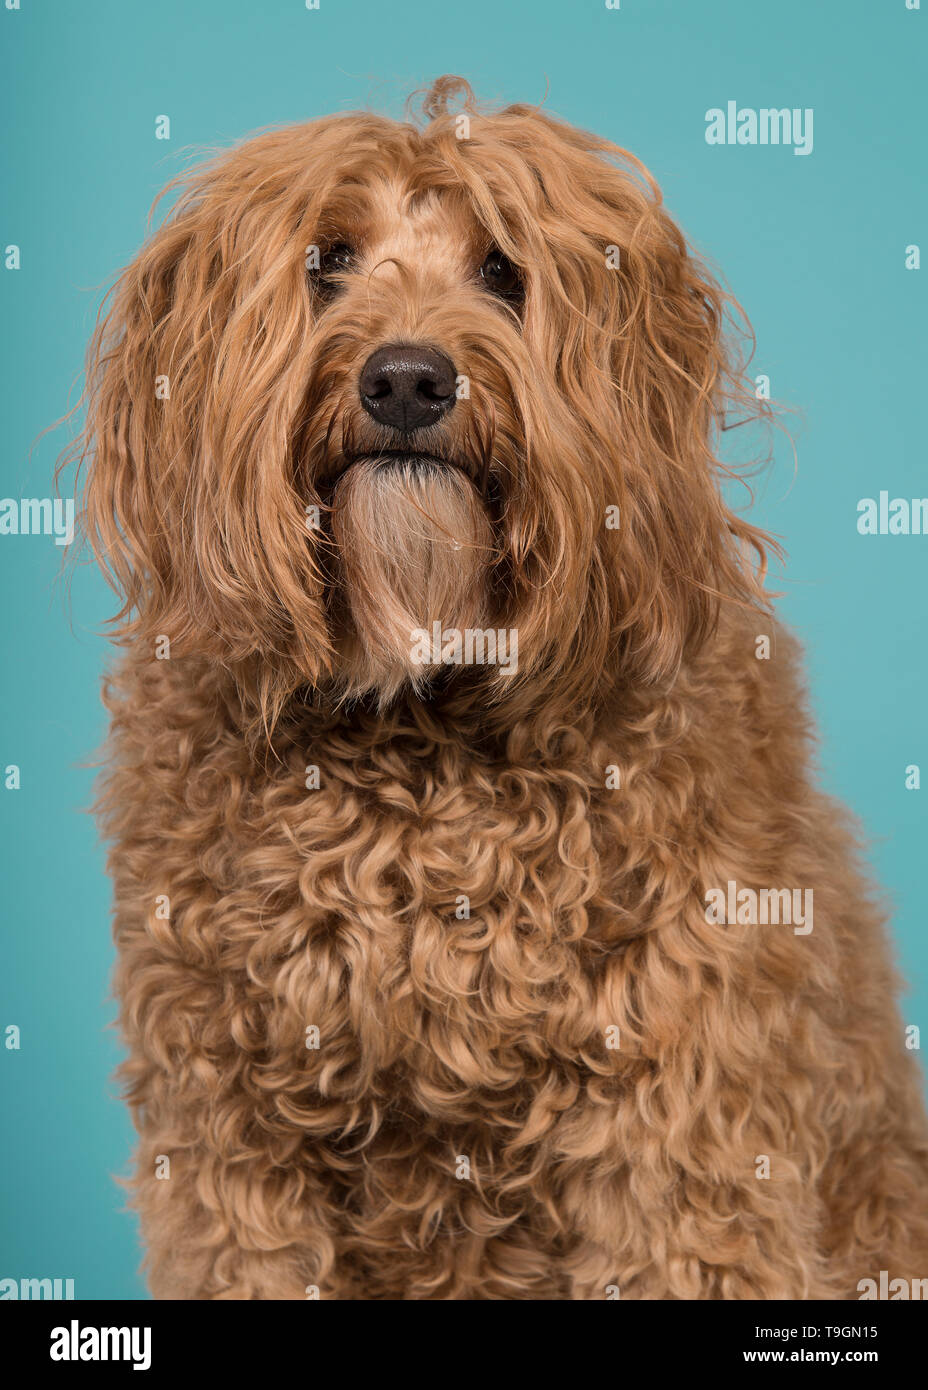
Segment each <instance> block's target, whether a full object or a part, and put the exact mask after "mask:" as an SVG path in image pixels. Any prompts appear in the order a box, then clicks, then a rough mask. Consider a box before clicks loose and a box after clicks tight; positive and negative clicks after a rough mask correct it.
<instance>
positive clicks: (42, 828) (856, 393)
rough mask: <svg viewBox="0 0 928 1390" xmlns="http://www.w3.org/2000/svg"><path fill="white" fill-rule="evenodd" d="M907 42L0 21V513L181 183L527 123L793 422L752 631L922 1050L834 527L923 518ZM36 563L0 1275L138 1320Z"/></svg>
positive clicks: (768, 20) (276, 22)
mask: <svg viewBox="0 0 928 1390" xmlns="http://www.w3.org/2000/svg"><path fill="white" fill-rule="evenodd" d="M925 9H926V10H928V5H926V6H925ZM926 25H928V13H925V12H923V10H922V8H921V6H920V5H919V4H918V3H917V0H817V3H815V4H814V5H813V4H810V3H809V0H778V3H772V4H761V3H753V4H752V3H745V0H700V3H695V0H621V3H620V4H619V3H610V4H607V3H604V0H504V2H502V3H501V0H467V3H466V4H460V5H456V4H439V3H429V0H320V3H319V4H318V6H314V7H309V6H308V5H307V4H306V2H305V0H261V3H254V0H82V3H79V4H78V3H74V0H0V49H2V70H0V90H2V93H3V96H2V110H3V132H4V137H3V142H2V151H0V162H2V170H3V176H2V190H0V252H2V264H0V311H2V316H3V335H2V348H0V350H2V371H0V400H2V420H3V449H2V453H0V497H2V498H15V499H20V498H50V497H53V496H54V485H53V482H52V474H53V470H54V464H55V460H56V457H57V455H58V454H59V453H60V452H61V450H62V449H63V448H64V447H65V446H66V445H67V443H68V442H69V440H70V438H71V437H72V435H73V426H71V427H68V426H64V427H62V428H61V429H59V430H57V431H56V432H52V433H49V434H45V435H42V434H41V432H42V431H43V430H44V429H45V428H46V427H47V426H49V425H50V424H52V423H53V422H54V421H55V420H56V419H58V418H59V417H60V416H62V415H63V414H64V412H65V411H66V410H67V409H68V408H69V407H70V406H71V405H73V404H74V402H75V400H76V399H77V398H78V396H79V392H80V369H81V364H82V360H83V353H84V349H85V345H86V342H87V339H88V337H89V335H90V332H91V329H92V327H93V323H94V319H95V315H96V311H97V308H98V306H99V302H100V299H101V297H102V294H103V292H104V290H105V289H106V288H107V287H108V286H109V284H110V283H111V282H112V279H113V277H114V276H115V274H116V273H117V271H118V270H119V269H120V267H122V266H123V265H124V264H125V263H126V262H127V261H128V260H129V259H130V258H131V257H132V256H133V254H134V253H135V251H136V250H137V248H138V246H139V245H140V243H141V241H142V240H143V237H144V235H145V228H146V218H147V214H148V210H149V207H150V205H151V203H152V200H153V198H154V196H155V194H156V193H157V192H158V190H159V189H160V188H161V187H162V186H163V185H164V184H165V183H166V182H167V181H168V179H169V178H170V177H172V176H173V175H174V174H175V173H177V172H179V171H180V169H181V168H182V167H184V165H185V164H186V163H187V162H188V161H189V159H190V157H191V153H192V152H195V151H196V150H200V149H204V148H211V147H214V146H221V145H225V144H228V143H231V142H234V141H238V140H240V139H242V138H243V137H244V136H246V135H247V134H248V133H249V132H252V131H254V130H256V129H258V128H260V127H265V126H268V125H276V124H281V123H286V122H293V121H304V120H308V119H311V118H313V117H317V116H321V115H324V114H326V113H329V112H333V111H347V110H350V109H353V108H356V107H364V106H371V107H375V108H377V109H379V110H383V111H386V112H388V113H390V114H394V115H401V114H402V110H403V102H404V100H405V98H406V96H407V95H408V94H409V93H410V92H411V91H412V90H414V89H415V88H418V87H421V86H422V85H423V84H426V83H427V82H428V81H430V80H431V79H432V78H434V77H435V76H437V75H438V74H440V73H443V72H453V73H459V74H461V75H463V76H465V77H466V78H468V80H469V81H470V82H471V85H472V86H473V88H474V89H475V91H476V93H477V95H478V97H479V98H481V99H482V100H485V101H487V102H492V103H499V102H501V103H506V102H510V101H527V102H541V101H543V100H544V101H545V103H546V106H547V108H548V109H549V110H550V111H551V112H552V113H554V114H556V115H559V116H563V117H564V118H566V119H567V120H569V121H571V122H572V123H574V124H577V125H581V126H585V127H587V128H589V129H592V130H595V131H597V132H598V133H600V134H603V135H605V136H607V137H609V138H610V139H612V140H614V141H615V142H616V143H618V144H620V145H622V146H624V147H626V148H628V149H630V150H632V151H634V152H635V153H636V154H637V155H638V156H639V157H640V158H641V159H642V160H643V161H644V162H645V164H646V165H647V166H648V167H649V168H650V169H651V170H652V171H653V173H654V174H655V176H656V177H657V179H658V181H659V182H660V184H661V186H662V188H663V190H664V193H665V197H666V200H667V203H668V206H669V208H670V210H671V212H672V214H673V215H674V216H675V217H676V218H677V219H678V221H679V222H680V223H681V225H682V226H683V228H684V230H685V231H686V232H687V234H688V236H689V238H690V240H691V242H692V243H693V244H694V246H695V247H696V248H697V249H698V250H699V251H700V252H701V253H702V254H703V255H704V256H706V257H707V258H708V259H709V260H710V262H711V263H713V264H714V265H715V266H717V267H718V268H720V271H721V272H722V274H723V275H724V278H725V280H726V281H727V283H728V284H729V286H730V287H731V289H732V291H733V292H734V293H735V295H736V296H737V297H738V299H739V300H740V301H741V303H742V304H743V305H744V306H745V308H746V310H747V313H748V315H749V317H750V319H751V321H752V323H753V325H754V329H755V331H756V336H757V345H758V346H757V355H756V358H755V361H754V364H753V366H752V369H751V370H752V376H756V377H761V376H764V377H767V378H769V382H770V390H771V393H772V395H773V396H774V397H775V398H776V399H777V400H779V401H782V402H785V403H787V404H789V405H791V406H793V407H795V408H796V411H797V414H796V415H795V416H794V417H792V418H791V421H790V428H791V429H792V431H793V433H794V435H795V438H796V443H797V447H798V468H794V460H793V455H792V452H791V449H790V447H789V444H788V443H787V442H786V441H783V442H782V443H781V444H780V445H778V447H777V457H776V459H775V462H774V464H773V466H772V467H771V468H770V469H769V470H768V471H767V472H766V473H765V474H764V475H763V477H762V478H761V479H760V480H759V483H758V489H757V501H756V505H755V508H754V511H753V519H754V520H755V521H757V522H758V523H759V524H760V525H761V526H763V527H765V528H767V529H769V530H771V531H772V532H774V533H775V534H776V535H778V536H779V537H781V538H782V539H783V542H784V544H785V546H786V549H787V551H788V563H787V566H786V569H785V572H784V575H783V577H782V578H781V577H780V576H779V575H778V576H777V582H776V587H777V588H778V589H780V590H781V591H782V593H783V597H782V599H781V600H780V603H779V607H780V612H781V614H782V616H783V617H784V618H785V619H786V621H787V622H789V623H790V624H791V625H792V626H793V627H794V629H795V630H796V631H797V632H798V633H799V635H800V637H801V639H802V640H803V642H804V644H805V647H806V652H807V657H808V679H809V683H810V687H811V693H812V700H813V705H814V709H815V712H816V716H817V719H818V721H819V727H820V730H821V776H822V779H823V781H824V783H825V785H826V786H827V787H828V788H829V789H830V790H831V791H833V792H835V793H836V794H837V795H839V796H840V797H842V798H843V799H844V800H845V801H847V802H848V803H849V804H850V805H851V806H852V808H853V809H854V810H855V811H856V813H857V814H858V816H859V817H860V818H861V820H862V822H863V824H864V827H865V830H866V833H867V837H868V840H869V843H870V857H871V862H872V864H873V867H874V870H875V872H876V874H877V876H878V878H879V880H880V882H881V884H882V885H883V888H884V891H885V893H886V896H887V898H888V900H889V901H891V902H892V904H893V907H894V916H893V930H894V934H895V939H896V945H897V956H898V960H899V964H900V966H901V968H902V970H903V972H904V974H905V975H906V977H907V979H908V980H909V982H910V989H909V992H908V994H907V995H906V996H905V998H904V1001H903V1018H904V1021H905V1022H906V1023H907V1024H918V1023H919V1022H920V1021H923V1020H925V1019H928V935H926V932H925V930H924V898H925V848H924V846H925V833H924V832H925V823H926V803H925V798H926V797H928V787H926V789H925V790H921V789H920V788H919V786H918V785H917V783H918V781H919V780H920V779H919V776H918V774H917V772H916V771H914V769H918V768H923V769H925V770H926V771H928V730H926V720H925V702H924V690H925V687H926V684H928V648H926V645H925V641H924V628H925V610H926V592H925V583H924V579H925V574H926V556H928V536H925V535H920V534H911V533H910V534H903V533H896V534H869V535H868V534H861V532H860V530H859V528H858V518H859V512H858V504H859V503H860V502H861V501H862V499H866V498H872V499H874V500H875V501H876V502H877V503H878V502H879V498H880V494H881V493H886V494H887V495H888V500H889V501H892V499H895V498H897V497H898V498H903V499H908V500H909V501H910V502H911V499H917V498H920V497H921V496H922V495H923V494H925V493H928V487H926V473H925V468H924V457H925V446H924V434H925V423H924V398H925V387H924V382H925V372H926V360H925V353H924V347H923V341H922V338H921V335H920V333H919V329H920V327H921V325H922V324H923V323H924V316H925V306H924V295H925V290H924V279H923V273H922V272H921V270H920V268H919V263H920V255H919V250H918V248H919V244H920V243H921V241H922V240H926V241H928V220H926V213H928V192H926V181H925V177H924V175H925V168H924V132H925V84H924V52H925V41H926V39H925V35H926ZM729 103H733V104H734V105H733V108H732V109H733V110H734V111H736V112H737V111H740V110H742V109H751V110H755V111H756V110H760V109H761V108H778V109H782V108H788V109H790V111H796V112H798V113H800V119H799V120H794V129H793V130H792V141H791V143H789V144H785V143H780V144H778V145H773V144H769V143H768V144H767V145H763V144H761V143H759V142H758V143H751V144H742V143H739V142H738V141H737V139H736V140H735V142H734V143H731V142H730V141H729V139H728V121H729ZM711 111H717V112H718V113H719V115H718V116H715V117H710V118H709V120H707V113H708V112H711ZM164 116H167V117H169V119H170V138H169V139H166V140H165V139H159V138H157V137H158V133H159V131H160V133H162V134H163V133H164V129H165V127H164V123H163V121H162V122H161V124H160V125H159V118H162V117H164ZM720 123H721V124H720ZM707 136H708V138H707ZM40 436H41V437H40ZM734 500H736V501H737V498H735V499H734ZM916 514H917V513H916ZM887 529H888V528H887ZM910 530H911V528H910ZM62 539H63V540H66V539H67V537H66V536H64V537H56V536H55V535H54V534H51V535H48V534H31V535H21V534H20V535H9V534H0V579H2V593H3V601H2V608H0V624H2V627H0V654H2V663H3V665H2V680H0V702H2V703H0V773H2V774H3V775H2V777H0V844H2V880H0V882H2V894H0V906H2V913H3V937H2V969H0V1032H2V1035H3V1037H4V1039H5V1044H6V1045H5V1046H4V1047H3V1048H2V1049H0V1088H2V1109H0V1114H2V1123H3V1143H2V1148H0V1164H2V1172H0V1277H4V1278H7V1277H9V1278H15V1279H17V1280H19V1279H21V1278H26V1277H35V1278H62V1279H67V1278H70V1279H73V1280H74V1291H75V1295H76V1297H77V1298H101V1297H106V1298H140V1297H144V1296H145V1288H144V1284H143V1282H142V1280H141V1279H140V1278H139V1275H138V1273H137V1267H138V1263H139V1258H140V1251H139V1247H138V1237H137V1232H136V1228H135V1224H134V1221H133V1219H132V1218H131V1216H128V1215H126V1214H125V1212H124V1210H123V1197H122V1194H121V1191H120V1189H119V1187H118V1184H117V1182H116V1180H115V1179H116V1176H117V1175H118V1174H119V1173H120V1172H122V1171H124V1170H125V1169H126V1166H127V1163H128V1158H129V1154H130V1151H131V1145H132V1133H131V1126H130V1122H129V1119H128V1116H127V1113H126V1111H125V1109H124V1107H123V1105H122V1103H121V1102H120V1101H119V1099H118V1097H117V1095H116V1093H115V1088H114V1086H113V1084H112V1082H111V1080H110V1077H111V1073H112V1071H113V1068H114V1067H115V1065H116V1063H117V1061H118V1058H119V1045H118V1039H117V1037H116V1035H115V1034H114V1032H113V1030H112V1029H111V1028H110V1027H108V1024H109V1023H110V1022H111V1020H112V1018H113V1015H114V1007H113V1005H112V1002H111V1001H110V1000H109V999H108V991H109V976H110V971H111V966H112V946H111V941H110V928H109V899H110V890H109V885H108V882H107V880H106V877H105V875H104V871H103V854H102V851H101V848H100V846H99V845H98V842H97V837H96V832H95V828H94V825H93V822H92V819H91V818H90V816H89V815H88V814H87V813H86V808H87V807H88V806H89V804H90V801H91V796H92V781H93V771H92V768H91V767H90V762H91V760H92V758H93V756H94V752H95V750H96V749H97V747H98V746H99V744H100V742H101V739H102V737H103V733H104V720H103V712H102V708H101V705H100V700H99V678H100V674H101V671H102V669H103V667H104V664H105V662H106V660H107V655H108V652H107V643H106V641H105V639H104V638H103V637H101V636H100V635H99V634H100V629H101V624H102V622H103V620H104V618H105V617H106V616H107V615H108V614H109V613H110V612H111V611H112V599H111V595H110V594H109V592H108V590H107V589H106V587H105V585H104V584H103V581H102V580H101V579H100V577H99V576H98V575H97V574H96V573H95V571H93V570H92V569H91V568H90V567H89V566H87V565H85V566H83V567H81V568H79V569H78V570H77V572H76V575H75V577H74V579H73V582H72V584H71V593H70V609H69V605H68V601H67V589H66V587H65V586H63V585H62V583H61V582H60V580H59V571H60V568H61V562H62V558H63V556H64V555H65V553H66V546H65V545H63V544H58V543H57V542H58V541H59V540H62ZM11 767H13V768H18V769H19V775H18V778H17V776H16V775H15V774H13V775H9V774H8V773H7V769H9V768H11ZM17 780H18V783H19V785H18V786H17V785H16V783H17ZM11 1029H18V1030H19V1031H18V1040H19V1046H18V1047H16V1046H13V1045H10V1044H11V1039H15V1038H16V1036H17V1035H16V1034H15V1033H14V1032H12V1031H10V1030H11Z"/></svg>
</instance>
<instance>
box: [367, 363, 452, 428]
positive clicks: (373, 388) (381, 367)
mask: <svg viewBox="0 0 928 1390" xmlns="http://www.w3.org/2000/svg"><path fill="white" fill-rule="evenodd" d="M456 386H457V373H456V372H455V370H454V363H453V362H452V361H451V359H450V358H448V357H446V356H445V354H444V353H443V352H438V351H437V349H436V348H431V347H417V346H416V345H415V344H413V343H392V344H390V345H389V346H388V347H381V348H378V349H377V351H376V352H372V353H371V355H370V357H369V358H368V359H367V361H366V362H365V364H364V367H363V369H362V371H361V377H360V380H359V382H358V389H359V391H360V393H361V404H362V405H363V406H364V409H365V410H366V411H367V413H368V415H371V416H373V418H374V419H375V420H376V421H377V423H378V424H380V425H392V426H393V428H394V429H397V430H402V432H403V433H404V434H411V433H412V431H413V430H418V429H422V428H423V427H424V426H425V425H435V424H437V423H438V421H439V420H440V419H441V417H442V416H443V415H447V413H448V411H449V410H451V409H452V407H453V405H454V402H455V399H456V397H455V388H456Z"/></svg>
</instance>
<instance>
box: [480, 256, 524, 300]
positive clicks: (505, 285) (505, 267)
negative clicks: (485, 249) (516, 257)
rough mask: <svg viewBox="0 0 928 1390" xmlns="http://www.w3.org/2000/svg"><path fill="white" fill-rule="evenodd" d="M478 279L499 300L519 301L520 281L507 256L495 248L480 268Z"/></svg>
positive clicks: (520, 293)
mask: <svg viewBox="0 0 928 1390" xmlns="http://www.w3.org/2000/svg"><path fill="white" fill-rule="evenodd" d="M480 278H481V279H482V281H483V283H484V284H485V285H486V287H487V289H488V290H491V291H492V293H493V294H495V295H498V296H499V298H500V299H510V300H511V299H520V298H521V297H522V280H521V277H520V275H519V272H518V271H517V270H516V268H515V266H514V265H513V263H512V261H511V260H510V259H509V257H508V256H504V255H503V253H502V251H498V250H497V249H496V247H494V248H493V250H492V251H491V252H490V254H489V255H488V256H487V258H486V260H485V261H484V263H483V265H482V266H481V267H480Z"/></svg>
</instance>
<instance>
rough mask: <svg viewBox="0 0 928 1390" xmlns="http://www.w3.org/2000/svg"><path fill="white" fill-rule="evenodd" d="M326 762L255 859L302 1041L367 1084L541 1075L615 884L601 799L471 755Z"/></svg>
mask: <svg viewBox="0 0 928 1390" xmlns="http://www.w3.org/2000/svg"><path fill="white" fill-rule="evenodd" d="M314 753H315V760H314V761H312V762H309V761H307V762H306V764H305V768H306V773H305V777H304V778H303V782H304V784H308V785H302V786H298V787H297V786H295V785H294V784H295V781H296V778H295V776H293V775H291V779H290V781H289V783H288V784H287V787H288V788H289V790H288V791H286V792H285V790H284V786H283V784H281V785H279V786H278V787H277V789H276V791H275V794H274V796H273V797H271V798H265V800H266V804H267V805H269V806H272V807H273V814H272V815H271V814H267V815H266V816H265V820H264V825H263V827H262V833H261V835H260V836H259V837H258V839H256V840H255V842H254V843H253V845H252V847H251V848H250V849H248V850H246V852H245V855H244V858H243V860H241V861H240V864H241V867H242V868H244V869H245V871H246V872H249V873H254V875H255V876H256V879H260V884H261V892H262V895H263V898H264V902H265V904H267V903H268V890H269V888H270V887H271V886H272V877H273V881H274V882H273V886H274V889H275V891H274V901H275V902H276V904H277V905H278V908H279V910H278V912H277V913H276V914H275V916H274V918H273V919H272V918H271V917H270V914H269V912H268V911H267V909H265V912H264V914H263V918H262V922H263V936H262V938H261V941H260V942H259V943H257V945H256V948H255V949H256V950H257V953H258V955H259V957H260V958H261V959H262V960H264V961H267V962H268V965H269V966H270V962H271V961H273V962H274V963H275V964H274V968H275V969H276V971H277V976H278V980H279V979H281V978H282V979H283V980H284V981H285V987H279V985H278V986H275V987H274V993H275V995H276V1001H275V1009H276V1010H284V1011H286V1013H287V1014H288V1015H289V1016H290V1017H289V1027H284V1032H288V1033H289V1032H291V1031H293V1030H294V1029H296V1028H299V1030H300V1031H302V1030H304V1029H310V1028H313V1029H316V1030H318V1032H317V1034H315V1035H314V1036H318V1038H319V1040H320V1049H322V1048H324V1047H325V1046H326V1045H328V1046H332V1045H333V1043H334V1042H335V1040H336V1039H337V1043H338V1046H339V1047H340V1048H341V1050H342V1053H343V1055H344V1059H345V1062H346V1074H348V1073H350V1074H351V1075H353V1076H355V1077H356V1076H357V1073H358V1071H360V1072H361V1073H363V1074H364V1075H366V1076H369V1077H373V1076H374V1075H376V1074H377V1073H378V1072H382V1071H384V1070H387V1069H395V1068H399V1069H400V1070H402V1071H403V1072H406V1073H408V1074H410V1075H415V1076H416V1077H417V1083H416V1084H417V1086H418V1085H421V1084H426V1085H427V1083H428V1078H429V1077H431V1078H432V1079H433V1081H437V1080H438V1078H439V1077H441V1079H442V1081H443V1082H444V1083H447V1081H448V1078H449V1076H450V1077H453V1078H455V1080H456V1084H458V1085H459V1086H460V1085H462V1084H463V1085H464V1087H465V1088H466V1089H467V1091H468V1092H474V1091H477V1090H479V1089H480V1088H482V1087H484V1086H486V1085H488V1084H489V1085H490V1086H500V1085H505V1082H506V1078H507V1076H508V1075H509V1074H510V1073H511V1075H512V1077H513V1078H514V1079H515V1078H518V1077H521V1076H523V1075H524V1071H525V1057H526V1054H527V1053H528V1054H532V1055H541V1053H542V1052H543V1051H544V1045H543V1042H542V1037H543V1034H544V1033H545V1031H546V1029H547V1028H548V1027H549V1025H550V1020H551V1017H552V1008H553V1007H554V1006H555V1003H556V1001H560V1002H561V1005H563V1002H564V1000H565V998H566V997H567V996H569V995H570V993H571V991H572V990H579V991H580V993H581V994H582V993H583V985H584V978H585V974H586V967H585V960H586V956H585V946H586V943H585V938H586V934H587V930H588V926H589V922H588V904H589V900H590V899H591V897H592V896H593V895H594V893H595V889H596V886H597V882H598V863H597V856H596V853H595V850H594V848H593V843H592V837H591V829H590V813H589V808H588V805H587V800H586V797H585V796H583V795H581V794H580V792H579V791H577V790H576V786H575V788H574V791H573V792H572V793H571V792H570V791H569V790H565V784H564V783H563V782H561V781H560V780H559V779H558V778H557V777H551V776H547V775H542V774H541V773H539V772H538V771H537V770H534V771H531V772H530V771H528V770H524V769H513V768H504V769H502V770H496V771H495V772H494V771H491V770H490V769H488V768H487V767H486V766H485V765H479V764H476V763H474V762H472V761H470V760H468V759H467V758H466V757H465V756H464V755H463V752H462V750H459V749H456V750H454V751H453V755H452V754H449V753H448V751H447V750H444V751H439V752H438V753H437V754H435V755H433V756H432V757H431V758H430V759H428V760H423V759H416V757H415V756H411V755H410V753H409V752H408V751H404V750H401V749H397V748H393V747H391V746H389V745H387V746H386V747H384V748H381V749H376V750H374V751H373V752H368V754H367V756H366V757H364V758H349V757H346V756H345V755H344V753H343V751H342V750H336V751H335V753H334V754H333V752H332V751H331V750H329V749H315V750H314ZM296 771H297V769H296V768H295V767H294V768H293V769H291V773H293V772H296ZM298 771H300V772H302V771H303V768H302V766H301V768H300V769H298ZM272 865H273V866H274V868H273V875H272V874H271V866H272ZM257 888H258V884H257V882H256V884H255V889H256V890H257ZM253 966H254V962H252V973H253V974H254V973H255V972H254V969H253ZM260 973H261V975H262V977H264V978H266V979H267V980H268V983H269V984H270V983H271V978H270V974H269V972H266V971H265V970H264V969H262V970H261V971H260ZM282 1023H283V1020H280V1019H279V1018H278V1019H277V1021H276V1024H275V1027H279V1026H280V1025H281V1024H282ZM326 1040H327V1041H326Z"/></svg>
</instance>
